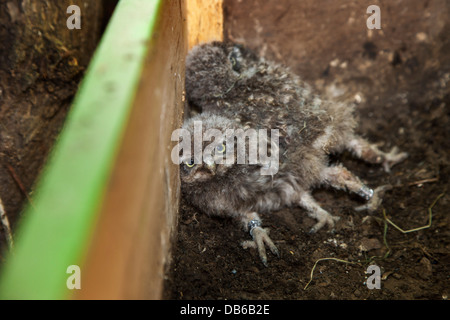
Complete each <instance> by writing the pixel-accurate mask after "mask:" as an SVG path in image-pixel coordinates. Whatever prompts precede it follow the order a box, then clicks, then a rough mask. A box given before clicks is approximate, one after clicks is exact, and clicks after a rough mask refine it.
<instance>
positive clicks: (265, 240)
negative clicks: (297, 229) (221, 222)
mask: <svg viewBox="0 0 450 320" xmlns="http://www.w3.org/2000/svg"><path fill="white" fill-rule="evenodd" d="M242 223H243V224H244V229H245V230H246V231H248V232H250V235H251V236H252V238H253V240H248V241H243V242H242V247H243V248H244V249H247V248H255V249H257V250H258V254H259V257H260V259H261V261H262V263H263V264H264V265H265V266H266V267H267V266H268V265H267V254H266V247H265V246H266V245H267V246H268V247H269V249H270V251H272V253H273V254H275V255H276V256H278V257H279V256H280V254H279V252H278V249H277V247H276V246H275V244H274V243H273V241H272V239H270V237H269V230H268V229H263V228H261V225H262V222H261V219H260V218H259V216H258V214H257V213H256V212H252V213H248V214H245V215H244V216H243V217H242Z"/></svg>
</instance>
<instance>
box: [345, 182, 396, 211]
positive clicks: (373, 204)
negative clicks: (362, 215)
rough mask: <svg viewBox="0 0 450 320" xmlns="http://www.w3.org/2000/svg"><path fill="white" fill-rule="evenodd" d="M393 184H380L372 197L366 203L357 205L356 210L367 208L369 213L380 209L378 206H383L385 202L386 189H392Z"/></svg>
mask: <svg viewBox="0 0 450 320" xmlns="http://www.w3.org/2000/svg"><path fill="white" fill-rule="evenodd" d="M391 189H392V186H391V185H390V184H387V185H384V186H380V187H378V188H376V189H375V190H374V191H373V196H372V198H371V199H370V200H369V201H368V202H367V203H366V204H364V205H362V206H359V207H355V208H354V209H355V211H358V212H359V211H364V210H367V211H368V212H369V213H373V212H374V211H376V210H378V208H379V207H380V206H381V203H382V202H383V196H384V194H385V193H386V191H388V190H391Z"/></svg>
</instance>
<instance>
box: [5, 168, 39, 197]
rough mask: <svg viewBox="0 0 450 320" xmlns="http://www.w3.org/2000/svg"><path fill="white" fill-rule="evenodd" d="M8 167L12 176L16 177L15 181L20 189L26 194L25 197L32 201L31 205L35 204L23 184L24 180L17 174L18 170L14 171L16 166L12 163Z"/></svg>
mask: <svg viewBox="0 0 450 320" xmlns="http://www.w3.org/2000/svg"><path fill="white" fill-rule="evenodd" d="M7 167H8V170H9V172H10V173H11V176H12V178H13V179H14V181H15V182H16V184H17V186H18V187H19V189H20V191H22V193H23V194H24V195H25V197H26V198H27V200H28V202H29V203H30V205H31V206H33V202H32V200H31V198H30V196H29V194H28V192H27V190H26V189H25V187H24V186H23V183H22V181H21V180H20V179H19V177H18V176H17V174H16V171H14V168H13V167H12V166H11V165H10V164H7Z"/></svg>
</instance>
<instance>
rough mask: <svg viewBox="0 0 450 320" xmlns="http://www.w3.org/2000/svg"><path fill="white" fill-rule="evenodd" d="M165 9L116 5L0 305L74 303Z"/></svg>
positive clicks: (145, 0)
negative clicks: (75, 269)
mask: <svg viewBox="0 0 450 320" xmlns="http://www.w3.org/2000/svg"><path fill="white" fill-rule="evenodd" d="M161 2H162V1H161V0H152V1H150V0H127V1H121V2H120V3H119V4H118V7H117V9H116V12H115V14H114V16H113V17H112V20H111V22H110V24H109V26H108V29H107V30H106V33H105V35H104V37H103V39H102V41H101V45H100V47H99V48H98V50H97V52H96V53H95V55H94V58H93V60H92V63H91V65H90V67H89V70H88V72H87V74H86V77H85V79H84V80H83V83H82V85H81V88H80V91H79V93H78V95H77V97H76V100H75V102H74V104H73V106H72V109H71V111H70V113H69V115H68V117H67V121H66V124H65V128H64V129H63V131H62V133H61V135H60V138H59V141H58V142H57V144H56V146H55V148H54V150H53V152H52V154H51V157H50V160H49V162H48V165H47V166H46V169H45V170H44V172H43V175H42V178H41V179H40V182H39V184H38V186H37V191H36V193H35V195H34V197H33V203H34V206H33V207H30V208H28V209H27V211H26V212H25V213H24V217H25V219H23V221H22V222H21V224H20V227H19V230H18V231H17V233H16V239H15V240H16V241H15V244H16V245H15V250H14V252H13V254H11V255H9V257H8V258H7V262H6V264H5V265H4V266H3V270H2V274H1V275H0V298H4V299H5V298H6V299H62V298H67V297H70V295H71V294H72V293H73V292H72V291H70V290H68V288H67V286H66V280H67V278H68V276H69V275H68V274H67V273H66V271H67V268H68V267H69V266H70V265H78V266H81V279H82V288H83V283H85V282H83V281H84V280H83V279H84V262H85V259H86V250H87V247H88V244H89V243H90V239H91V237H92V234H93V231H94V229H95V225H96V222H97V218H98V213H99V208H101V206H102V199H103V198H104V195H105V192H106V189H107V187H108V186H109V185H110V184H111V183H112V184H113V183H114V181H111V180H110V175H111V170H112V168H113V165H114V163H115V162H116V157H117V154H118V151H119V150H120V145H121V144H120V143H121V142H122V141H123V136H124V131H125V127H126V124H127V123H128V119H129V118H130V113H131V110H132V107H134V105H133V102H134V101H138V100H139V99H142V98H136V89H137V87H138V84H139V83H140V75H141V74H142V71H143V67H144V59H145V57H146V55H147V53H148V47H149V44H150V39H151V36H152V31H153V30H154V26H155V22H156V18H157V14H158V9H159V7H160V3H161ZM164 2H165V1H164ZM154 49H155V48H153V50H154ZM153 54H154V53H153ZM141 88H142V86H141ZM141 91H142V90H141ZM159 94H160V95H164V94H173V92H162V91H160V92H159ZM161 100H163V99H161ZM153 106H154V105H153ZM154 107H155V108H157V107H156V106H154ZM165 107H167V109H168V110H170V109H171V108H174V107H175V105H167V106H165ZM168 117H169V116H168ZM154 125H155V126H156V125H157V123H155V124H154ZM155 131H157V129H156V127H155ZM158 165H159V162H158ZM156 170H160V169H156ZM151 183H154V182H153V181H152V179H150V180H149V182H148V184H149V185H151ZM171 183H173V182H171ZM127 213H128V210H124V212H123V214H124V215H126V214H127ZM128 231H130V232H133V233H134V232H136V230H128ZM134 234H135V235H137V236H138V234H136V233H134ZM115 236H116V235H114V234H113V235H112V237H115ZM136 241H138V239H136ZM85 284H86V283H85ZM86 285H87V284H86ZM82 290H83V289H82Z"/></svg>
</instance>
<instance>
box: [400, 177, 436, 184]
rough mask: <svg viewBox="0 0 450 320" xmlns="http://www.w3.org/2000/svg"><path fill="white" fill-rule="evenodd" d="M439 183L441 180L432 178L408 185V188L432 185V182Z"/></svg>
mask: <svg viewBox="0 0 450 320" xmlns="http://www.w3.org/2000/svg"><path fill="white" fill-rule="evenodd" d="M437 181H439V178H438V177H436V178H430V179H424V180H420V181H414V182H410V183H408V186H416V185H421V184H424V183H430V182H437Z"/></svg>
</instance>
